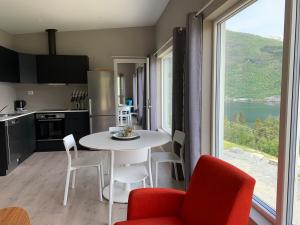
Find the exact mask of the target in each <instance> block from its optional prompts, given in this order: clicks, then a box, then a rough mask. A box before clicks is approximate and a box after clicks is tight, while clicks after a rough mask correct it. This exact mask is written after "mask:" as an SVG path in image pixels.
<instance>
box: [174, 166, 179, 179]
mask: <svg viewBox="0 0 300 225" xmlns="http://www.w3.org/2000/svg"><path fill="white" fill-rule="evenodd" d="M173 167H174V171H175V178H176V181H178V180H179V179H178V171H177V164H176V163H173Z"/></svg>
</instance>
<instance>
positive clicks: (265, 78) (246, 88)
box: [225, 30, 283, 100]
mask: <svg viewBox="0 0 300 225" xmlns="http://www.w3.org/2000/svg"><path fill="white" fill-rule="evenodd" d="M225 39H226V51H225V52H226V53H225V54H226V56H225V59H226V61H225V63H226V69H225V76H226V78H225V96H226V97H227V98H251V99H254V100H261V99H264V98H267V97H270V96H278V95H280V88H281V73H282V72H281V68H282V46H283V44H282V41H280V40H277V39H272V38H265V37H261V36H257V35H253V34H248V33H240V32H233V31H228V30H227V31H226V37H225ZM245 84H247V85H245Z"/></svg>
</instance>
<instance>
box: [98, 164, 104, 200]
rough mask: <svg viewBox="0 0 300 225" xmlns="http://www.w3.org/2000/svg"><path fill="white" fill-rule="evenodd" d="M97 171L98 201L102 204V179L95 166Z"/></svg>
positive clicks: (99, 170) (99, 171)
mask: <svg viewBox="0 0 300 225" xmlns="http://www.w3.org/2000/svg"><path fill="white" fill-rule="evenodd" d="M97 171H98V185H99V187H98V188H99V200H100V201H101V202H102V201H103V197H102V181H101V180H102V178H101V168H100V166H97Z"/></svg>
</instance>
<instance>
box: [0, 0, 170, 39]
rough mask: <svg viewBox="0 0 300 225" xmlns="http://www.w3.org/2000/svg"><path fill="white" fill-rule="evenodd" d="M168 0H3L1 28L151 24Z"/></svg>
mask: <svg viewBox="0 0 300 225" xmlns="http://www.w3.org/2000/svg"><path fill="white" fill-rule="evenodd" d="M168 2H169V0H0V30H4V31H6V32H8V33H11V34H21V33H33V32H41V31H44V30H45V29H47V28H55V29H58V30H59V31H74V30H91V29H106V28H122V27H139V26H152V25H154V24H155V23H156V22H157V20H158V19H159V17H160V15H161V14H162V12H163V11H164V9H165V7H166V5H167V4H168Z"/></svg>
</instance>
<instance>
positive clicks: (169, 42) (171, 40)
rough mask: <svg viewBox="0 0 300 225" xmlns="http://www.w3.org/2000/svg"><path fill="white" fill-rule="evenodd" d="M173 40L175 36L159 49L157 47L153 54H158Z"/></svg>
mask: <svg viewBox="0 0 300 225" xmlns="http://www.w3.org/2000/svg"><path fill="white" fill-rule="evenodd" d="M172 41H173V36H172V37H170V38H169V39H168V40H167V41H166V42H165V43H164V44H163V45H162V46H161V47H160V48H159V49H157V50H156V51H155V52H154V53H153V55H156V54H157V53H158V52H159V51H160V50H162V49H163V48H164V47H166V46H167V45H168V44H169V43H170V42H172Z"/></svg>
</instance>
